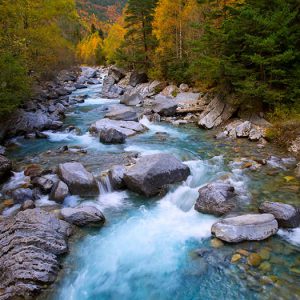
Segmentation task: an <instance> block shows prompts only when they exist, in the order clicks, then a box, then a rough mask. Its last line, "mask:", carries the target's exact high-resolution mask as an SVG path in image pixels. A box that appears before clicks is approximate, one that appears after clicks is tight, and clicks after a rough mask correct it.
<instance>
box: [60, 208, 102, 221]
mask: <svg viewBox="0 0 300 300" xmlns="http://www.w3.org/2000/svg"><path fill="white" fill-rule="evenodd" d="M61 215H62V217H63V219H64V220H65V221H66V222H68V223H71V224H74V225H77V226H102V225H103V224H104V222H105V217H104V215H103V214H102V212H101V211H100V210H99V209H97V208H96V207H93V206H82V207H76V208H70V207H67V208H63V209H62V210H61Z"/></svg>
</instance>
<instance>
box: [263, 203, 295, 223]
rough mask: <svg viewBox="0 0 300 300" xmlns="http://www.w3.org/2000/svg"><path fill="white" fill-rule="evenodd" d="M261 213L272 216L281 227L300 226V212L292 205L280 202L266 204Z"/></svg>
mask: <svg viewBox="0 0 300 300" xmlns="http://www.w3.org/2000/svg"><path fill="white" fill-rule="evenodd" d="M259 211H260V212H262V213H269V214H272V215H273V216H274V217H275V218H276V220H277V221H278V224H279V226H280V227H284V228H296V227H298V226H299V225H300V211H299V209H297V208H295V207H294V206H292V205H289V204H285V203H280V202H269V201H266V202H264V203H263V204H262V205H261V206H260V207H259Z"/></svg>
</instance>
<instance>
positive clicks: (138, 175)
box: [124, 153, 190, 197]
mask: <svg viewBox="0 0 300 300" xmlns="http://www.w3.org/2000/svg"><path fill="white" fill-rule="evenodd" d="M189 175H190V169H189V167H188V166H186V165H185V164H183V163H182V162H181V161H179V160H178V159H177V158H176V157H174V156H173V155H169V154H163V153H161V154H154V155H146V156H143V157H141V158H140V159H138V161H137V163H136V164H135V165H134V166H132V167H131V168H129V169H128V170H127V171H126V172H125V175H124V182H125V184H126V186H127V187H128V188H129V189H130V190H132V191H134V192H137V193H139V194H142V195H145V196H147V197H151V196H155V195H157V194H158V193H159V192H160V191H161V190H162V188H164V187H165V186H166V185H168V184H173V183H176V182H181V181H184V180H186V179H187V177H188V176H189Z"/></svg>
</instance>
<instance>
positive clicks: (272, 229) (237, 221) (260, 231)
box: [211, 214, 278, 243]
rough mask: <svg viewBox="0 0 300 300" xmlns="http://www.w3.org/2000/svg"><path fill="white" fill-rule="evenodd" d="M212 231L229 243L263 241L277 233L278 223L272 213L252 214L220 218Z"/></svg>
mask: <svg viewBox="0 0 300 300" xmlns="http://www.w3.org/2000/svg"><path fill="white" fill-rule="evenodd" d="M211 231H212V233H213V234H214V235H215V236H216V237H217V238H218V239H220V240H223V241H225V242H228V243H239V242H242V241H261V240H264V239H267V238H268V237H270V236H272V235H274V234H275V233H277V231H278V223H277V221H276V219H275V217H274V216H273V215H271V214H261V215H260V214H253V215H251V214H250V215H242V216H238V217H232V218H226V219H223V220H220V221H218V222H216V223H215V224H214V225H213V226H212V228H211Z"/></svg>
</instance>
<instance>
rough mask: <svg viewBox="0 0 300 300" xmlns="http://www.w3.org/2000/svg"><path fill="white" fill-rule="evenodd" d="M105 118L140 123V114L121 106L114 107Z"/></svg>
mask: <svg viewBox="0 0 300 300" xmlns="http://www.w3.org/2000/svg"><path fill="white" fill-rule="evenodd" d="M105 118H109V119H111V120H123V121H138V114H137V112H136V111H135V110H134V109H132V108H130V107H126V106H121V105H120V106H115V107H112V109H111V111H110V112H109V113H107V114H106V115H105Z"/></svg>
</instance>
